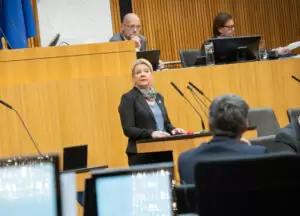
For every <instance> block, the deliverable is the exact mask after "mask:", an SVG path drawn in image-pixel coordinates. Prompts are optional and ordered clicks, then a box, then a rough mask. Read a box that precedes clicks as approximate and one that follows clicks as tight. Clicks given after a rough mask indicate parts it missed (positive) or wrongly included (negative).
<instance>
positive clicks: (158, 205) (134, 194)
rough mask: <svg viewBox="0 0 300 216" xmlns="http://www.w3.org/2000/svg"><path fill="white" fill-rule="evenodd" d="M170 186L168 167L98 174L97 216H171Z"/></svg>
mask: <svg viewBox="0 0 300 216" xmlns="http://www.w3.org/2000/svg"><path fill="white" fill-rule="evenodd" d="M171 188H172V187H171V176H170V172H169V171H166V170H160V171H154V172H143V173H133V174H123V175H114V176H105V177H98V178H97V179H96V196H97V212H98V216H111V215H114V216H119V215H120V216H137V215H143V216H156V215H157V216H158V215H160V216H162V215H163V216H171V215H172V192H171V191H172V190H171Z"/></svg>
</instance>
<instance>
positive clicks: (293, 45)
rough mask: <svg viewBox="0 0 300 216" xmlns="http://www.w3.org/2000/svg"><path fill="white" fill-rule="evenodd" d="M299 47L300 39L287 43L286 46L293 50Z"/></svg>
mask: <svg viewBox="0 0 300 216" xmlns="http://www.w3.org/2000/svg"><path fill="white" fill-rule="evenodd" d="M298 47H300V41H297V42H294V43H291V44H289V45H287V46H286V47H285V48H287V49H290V50H293V49H296V48H298Z"/></svg>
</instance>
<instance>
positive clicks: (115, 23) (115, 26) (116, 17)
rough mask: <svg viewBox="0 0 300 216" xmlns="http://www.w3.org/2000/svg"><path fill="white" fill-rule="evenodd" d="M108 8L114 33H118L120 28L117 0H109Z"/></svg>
mask: <svg viewBox="0 0 300 216" xmlns="http://www.w3.org/2000/svg"><path fill="white" fill-rule="evenodd" d="M110 10H111V16H112V22H113V31H114V33H119V32H120V30H121V17H120V4H119V0H110Z"/></svg>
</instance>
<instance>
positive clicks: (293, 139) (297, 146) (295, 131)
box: [275, 120, 300, 152]
mask: <svg viewBox="0 0 300 216" xmlns="http://www.w3.org/2000/svg"><path fill="white" fill-rule="evenodd" d="M275 142H276V143H280V144H283V145H288V146H290V147H291V148H292V149H294V151H295V152H300V125H299V123H298V122H297V121H296V120H292V122H291V123H290V124H288V125H287V126H286V127H284V128H281V129H280V131H279V132H278V134H277V135H276V138H275Z"/></svg>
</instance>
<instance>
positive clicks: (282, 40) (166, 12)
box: [112, 0, 300, 60]
mask: <svg viewBox="0 0 300 216" xmlns="http://www.w3.org/2000/svg"><path fill="white" fill-rule="evenodd" d="M112 1H113V0H112ZM132 6H133V11H134V12H135V13H137V14H138V15H139V16H140V18H141V21H142V33H143V34H144V35H145V36H146V38H147V39H148V48H149V49H160V50H161V52H162V54H161V56H162V57H161V58H162V59H163V60H178V59H179V55H178V51H179V50H180V49H197V48H200V46H201V44H202V42H203V41H204V40H206V39H208V38H211V36H212V22H213V18H214V16H215V15H216V14H217V13H218V12H221V11H225V12H228V13H231V14H232V15H233V16H234V20H235V24H236V35H254V34H260V35H262V36H263V38H264V39H265V42H266V47H267V48H276V47H279V46H285V45H287V44H289V43H290V42H293V41H297V40H299V39H300V1H299V0H263V1H262V0H251V1H250V0H168V1H161V0H151V1H149V0H132ZM114 31H119V29H114Z"/></svg>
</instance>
